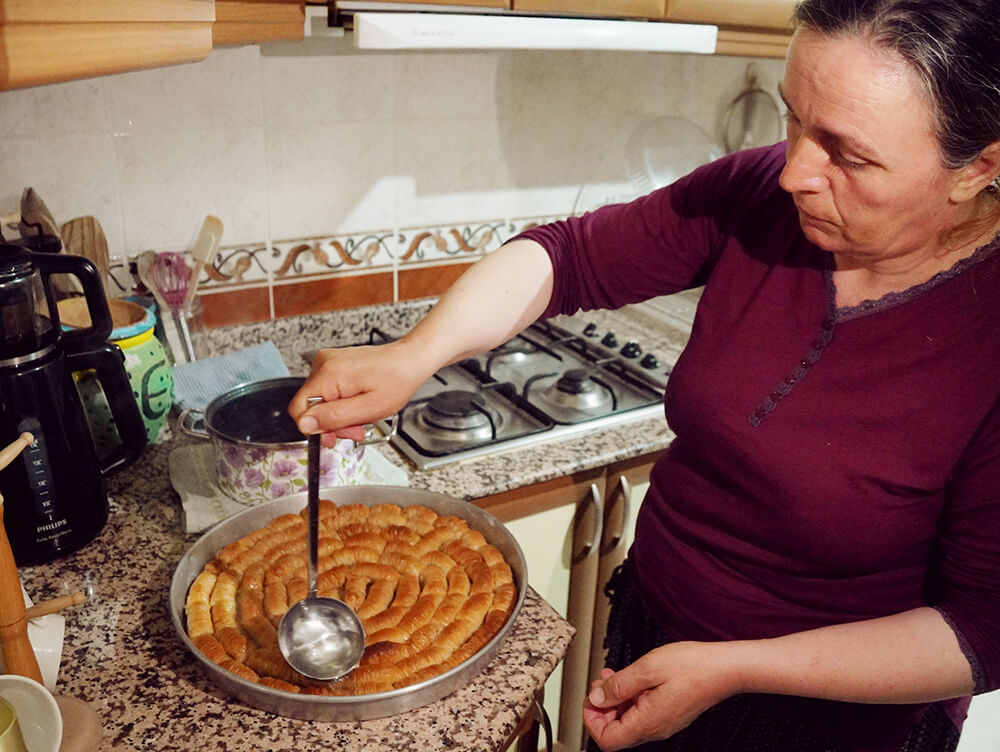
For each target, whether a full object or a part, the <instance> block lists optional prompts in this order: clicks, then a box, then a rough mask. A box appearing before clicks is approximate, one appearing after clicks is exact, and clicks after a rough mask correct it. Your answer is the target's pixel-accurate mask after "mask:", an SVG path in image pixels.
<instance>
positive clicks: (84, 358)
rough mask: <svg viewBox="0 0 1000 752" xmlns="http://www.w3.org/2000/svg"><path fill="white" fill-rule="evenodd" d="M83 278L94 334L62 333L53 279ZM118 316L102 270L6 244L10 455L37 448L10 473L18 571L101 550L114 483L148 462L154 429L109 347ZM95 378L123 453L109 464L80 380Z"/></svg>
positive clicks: (3, 474) (1, 333) (7, 493)
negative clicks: (87, 549) (26, 442)
mask: <svg viewBox="0 0 1000 752" xmlns="http://www.w3.org/2000/svg"><path fill="white" fill-rule="evenodd" d="M55 274H69V275H72V276H74V277H76V278H77V279H78V280H79V282H80V284H81V285H82V287H83V292H84V296H85V298H86V302H87V309H88V312H89V314H90V320H91V326H89V327H87V328H82V329H75V330H72V331H66V332H64V331H62V327H61V325H60V323H59V312H58V308H57V306H56V299H55V295H54V293H53V287H52V284H51V283H50V278H51V276H52V275H55ZM111 328H112V322H111V313H110V311H109V310H108V301H107V298H105V296H104V289H103V287H102V283H101V279H100V275H99V274H98V272H97V268H96V267H95V266H94V265H93V264H92V263H91V262H90V261H89V260H87V259H86V258H83V257H82V256H72V255H66V254H49V253H39V252H34V251H30V250H28V249H26V248H24V247H22V246H18V245H8V244H0V446H6V445H8V444H10V443H11V442H12V441H14V440H15V439H16V438H18V437H19V436H20V435H21V434H23V433H25V432H27V433H30V434H31V435H32V436H33V437H34V441H33V442H32V444H31V445H30V446H29V447H28V448H27V449H25V450H24V451H23V452H22V453H21V454H20V456H19V457H18V458H17V459H15V460H14V461H13V462H11V463H10V464H9V465H8V466H7V467H5V468H4V469H3V470H0V493H2V494H3V497H4V523H5V524H6V528H7V536H8V538H9V539H10V544H11V548H12V550H13V552H14V559H15V560H16V562H17V563H18V565H22V566H23V565H29V564H38V563H42V562H46V561H51V560H52V559H54V558H57V557H59V556H62V555H64V554H67V553H69V552H71V551H75V550H78V549H79V548H81V547H82V546H84V545H86V544H87V543H89V542H90V541H92V540H93V539H94V538H95V537H96V536H97V534H98V533H99V532H100V531H101V529H102V528H103V527H104V525H105V523H106V522H107V519H108V511H109V505H108V494H107V488H106V485H105V480H104V478H105V476H106V475H108V474H109V473H112V472H114V471H116V470H119V469H121V468H123V467H125V466H127V465H128V464H130V463H131V462H133V461H134V460H135V459H137V458H138V457H139V455H140V454H141V453H142V451H143V449H144V448H145V446H146V430H145V426H144V425H143V422H142V417H141V415H140V413H139V407H138V405H137V403H136V401H135V397H134V396H133V393H132V387H131V386H130V384H129V380H128V374H127V372H126V371H125V364H124V356H123V354H122V351H121V350H120V349H119V348H118V347H117V346H116V345H113V344H111V343H109V342H108V341H107V338H108V336H109V335H110V334H111ZM78 372H93V374H94V375H95V376H96V378H97V380H98V381H99V382H100V384H101V387H102V389H103V391H104V394H105V397H106V398H107V401H108V405H109V406H110V408H111V415H112V418H113V420H114V421H115V424H116V427H117V429H118V432H119V434H120V435H121V437H122V441H121V444H120V445H119V446H116V447H115V448H114V450H113V451H111V452H110V453H109V454H108V455H106V456H103V457H99V456H98V453H97V449H96V448H95V444H94V441H93V438H92V433H91V429H90V424H89V423H88V420H87V415H86V412H85V410H84V407H83V403H82V401H81V399H80V395H79V392H78V391H77V388H76V384H75V381H74V378H73V374H74V373H78Z"/></svg>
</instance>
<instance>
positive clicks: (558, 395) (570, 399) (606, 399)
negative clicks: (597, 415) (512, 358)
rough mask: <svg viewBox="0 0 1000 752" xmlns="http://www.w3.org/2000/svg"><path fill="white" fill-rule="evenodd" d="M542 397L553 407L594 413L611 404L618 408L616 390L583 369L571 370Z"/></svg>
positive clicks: (544, 392) (545, 391)
mask: <svg viewBox="0 0 1000 752" xmlns="http://www.w3.org/2000/svg"><path fill="white" fill-rule="evenodd" d="M541 396H542V397H543V398H544V399H545V401H547V402H548V403H550V404H552V405H557V406H559V407H569V408H573V409H576V410H587V411H594V410H600V409H602V408H604V407H605V406H606V405H608V404H609V403H610V405H611V408H612V409H614V408H615V407H616V403H617V400H616V398H615V393H614V390H612V389H611V387H610V386H608V385H607V384H605V383H604V382H603V381H601V380H600V379H597V378H594V377H593V376H591V375H590V374H589V373H588V372H587V371H586V370H585V369H583V368H570V369H568V370H566V371H564V372H563V374H562V376H560V377H559V378H558V379H557V380H556V381H555V382H554V383H552V384H550V385H549V386H548V387H546V388H545V389H543V390H542V392H541Z"/></svg>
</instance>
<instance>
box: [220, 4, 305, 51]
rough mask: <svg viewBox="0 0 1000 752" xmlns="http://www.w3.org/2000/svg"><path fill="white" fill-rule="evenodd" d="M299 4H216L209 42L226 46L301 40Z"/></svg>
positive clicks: (302, 19)
mask: <svg viewBox="0 0 1000 752" xmlns="http://www.w3.org/2000/svg"><path fill="white" fill-rule="evenodd" d="M305 22H306V8H305V3H304V2H301V0H216V3H215V25H214V26H213V27H212V42H213V44H214V45H215V46H216V47H219V46H220V45H227V44H254V43H257V42H275V41H297V40H299V39H302V38H303V37H304V36H305Z"/></svg>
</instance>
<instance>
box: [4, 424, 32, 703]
mask: <svg viewBox="0 0 1000 752" xmlns="http://www.w3.org/2000/svg"><path fill="white" fill-rule="evenodd" d="M34 440H35V437H34V436H32V435H31V434H30V433H22V434H21V435H20V437H18V438H17V439H16V440H15V441H14V442H13V443H11V444H10V445H9V446H7V447H5V448H4V449H3V450H0V469H2V468H4V467H6V466H7V465H9V464H10V463H11V462H12V461H13V460H14V458H16V457H17V456H18V455H19V454H20V453H21V452H22V451H24V448H25V447H27V446H28V445H29V444H31V443H32V442H33V441H34ZM3 511H4V506H3V496H0V651H2V653H3V664H4V668H5V669H6V671H7V673H9V674H19V675H20V676H27V677H28V678H29V679H34V680H35V681H37V682H38V683H39V684H41V683H42V672H41V670H40V669H39V668H38V660H37V659H36V658H35V651H34V650H33V649H32V647H31V642H30V641H29V640H28V619H27V618H26V617H25V608H24V596H23V594H22V592H21V579H20V577H18V574H17V564H16V563H15V562H14V552H13V551H11V548H10V541H9V540H8V539H7V529H6V527H4V524H3Z"/></svg>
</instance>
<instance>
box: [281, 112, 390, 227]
mask: <svg viewBox="0 0 1000 752" xmlns="http://www.w3.org/2000/svg"><path fill="white" fill-rule="evenodd" d="M267 139H268V143H267V153H268V190H269V208H270V211H269V221H270V228H271V237H272V238H273V239H275V240H284V239H287V238H300V237H309V236H318V235H325V234H332V233H338V234H339V233H348V232H357V231H371V230H379V229H382V228H387V227H389V228H391V227H393V224H394V221H395V207H396V201H395V181H394V179H393V178H392V174H393V126H392V124H391V123H382V122H376V121H366V122H341V123H327V124H323V125H307V124H303V125H299V126H290V127H287V128H274V129H268V136H267Z"/></svg>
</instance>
